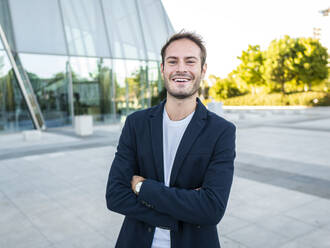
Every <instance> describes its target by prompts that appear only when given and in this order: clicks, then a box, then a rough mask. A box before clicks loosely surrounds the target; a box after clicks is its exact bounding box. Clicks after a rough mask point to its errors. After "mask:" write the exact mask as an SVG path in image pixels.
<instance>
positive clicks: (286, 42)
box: [265, 35, 296, 93]
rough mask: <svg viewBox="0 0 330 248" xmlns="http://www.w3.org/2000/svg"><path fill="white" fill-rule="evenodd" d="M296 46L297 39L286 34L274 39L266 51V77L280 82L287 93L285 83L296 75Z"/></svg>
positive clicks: (283, 90)
mask: <svg viewBox="0 0 330 248" xmlns="http://www.w3.org/2000/svg"><path fill="white" fill-rule="evenodd" d="M295 46H296V41H295V39H292V38H290V36H287V35H286V36H285V37H284V38H283V39H279V40H273V41H272V42H271V43H270V45H269V47H268V49H267V51H266V53H265V54H266V59H265V78H266V79H267V80H269V81H273V82H275V83H278V84H280V85H281V90H282V92H283V93H285V83H286V82H289V81H291V80H293V79H294V78H295V76H296V73H295V65H294V63H295V61H294V60H295V58H296V52H295Z"/></svg>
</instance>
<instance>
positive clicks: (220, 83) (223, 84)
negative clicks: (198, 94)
mask: <svg viewBox="0 0 330 248" xmlns="http://www.w3.org/2000/svg"><path fill="white" fill-rule="evenodd" d="M209 79H210V80H211V81H213V85H212V87H210V90H209V95H210V97H212V98H213V99H214V100H217V101H220V100H225V99H227V98H230V97H234V96H240V95H243V94H244V92H241V91H240V89H239V88H238V86H237V84H236V81H235V80H234V79H233V77H232V75H229V76H228V77H227V78H224V79H221V78H220V77H216V76H214V75H210V77H209Z"/></svg>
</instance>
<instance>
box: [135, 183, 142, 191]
mask: <svg viewBox="0 0 330 248" xmlns="http://www.w3.org/2000/svg"><path fill="white" fill-rule="evenodd" d="M141 185H142V182H138V183H137V184H136V185H135V191H136V192H138V193H139V192H140V188H141Z"/></svg>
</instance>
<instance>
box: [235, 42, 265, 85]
mask: <svg viewBox="0 0 330 248" xmlns="http://www.w3.org/2000/svg"><path fill="white" fill-rule="evenodd" d="M237 58H238V59H239V60H241V64H240V65H239V66H238V67H237V68H236V70H235V71H234V73H235V74H236V75H237V76H238V77H239V78H240V79H241V80H242V81H243V82H245V83H246V84H247V85H252V86H258V85H264V84H265V80H264V78H263V70H264V55H263V52H262V51H261V50H260V46H259V45H256V46H251V45H249V47H248V49H247V50H246V51H242V55H241V56H240V57H237Z"/></svg>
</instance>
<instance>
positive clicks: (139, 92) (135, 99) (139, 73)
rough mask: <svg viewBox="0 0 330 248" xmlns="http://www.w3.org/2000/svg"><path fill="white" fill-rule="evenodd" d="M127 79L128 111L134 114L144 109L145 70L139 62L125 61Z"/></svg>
mask: <svg viewBox="0 0 330 248" xmlns="http://www.w3.org/2000/svg"><path fill="white" fill-rule="evenodd" d="M126 67H127V77H126V81H127V84H128V94H129V105H128V111H129V112H134V111H136V110H138V109H142V108H144V107H145V99H144V97H145V96H144V95H145V94H144V92H145V85H146V84H145V70H143V64H142V62H140V61H136V60H135V61H134V60H130V61H129V60H128V61H126Z"/></svg>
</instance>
